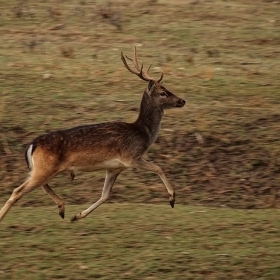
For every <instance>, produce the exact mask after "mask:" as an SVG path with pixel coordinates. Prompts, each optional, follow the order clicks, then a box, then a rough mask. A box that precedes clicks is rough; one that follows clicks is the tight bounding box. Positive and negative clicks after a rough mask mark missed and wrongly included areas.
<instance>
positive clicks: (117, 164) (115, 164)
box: [69, 159, 126, 171]
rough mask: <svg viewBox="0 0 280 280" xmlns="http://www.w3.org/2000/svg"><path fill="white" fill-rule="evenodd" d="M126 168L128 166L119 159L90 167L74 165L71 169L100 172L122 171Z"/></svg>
mask: <svg viewBox="0 0 280 280" xmlns="http://www.w3.org/2000/svg"><path fill="white" fill-rule="evenodd" d="M120 168H126V166H125V165H124V164H123V163H122V162H120V161H119V160H117V159H112V160H107V161H104V162H99V163H95V164H89V165H73V166H71V167H70V168H69V169H70V170H73V171H75V170H79V171H98V170H110V169H111V170H112V169H120Z"/></svg>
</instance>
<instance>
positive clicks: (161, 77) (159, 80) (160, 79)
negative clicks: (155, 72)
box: [157, 72, 163, 83]
mask: <svg viewBox="0 0 280 280" xmlns="http://www.w3.org/2000/svg"><path fill="white" fill-rule="evenodd" d="M162 79H163V72H161V76H160V78H159V79H158V81H157V82H158V83H160V82H161V81H162Z"/></svg>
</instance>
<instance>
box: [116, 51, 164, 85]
mask: <svg viewBox="0 0 280 280" xmlns="http://www.w3.org/2000/svg"><path fill="white" fill-rule="evenodd" d="M126 58H127V59H129V60H130V61H132V63H133V65H134V67H135V68H136V70H137V71H135V70H132V69H131V67H129V66H128V64H127V61H126ZM121 59H122V61H123V64H124V66H125V67H126V69H127V70H128V71H130V72H131V73H133V74H135V75H137V76H138V77H140V78H141V79H142V80H144V81H147V82H149V81H151V80H155V79H153V78H152V77H150V76H149V70H150V68H151V66H152V63H151V64H150V65H149V67H148V69H147V71H144V70H143V67H144V65H143V63H141V66H140V65H139V63H138V60H137V51H136V47H135V48H134V56H133V58H130V57H128V56H127V55H124V54H123V52H121ZM162 78H163V72H162V73H161V77H160V78H159V80H157V82H158V83H160V82H161V80H162Z"/></svg>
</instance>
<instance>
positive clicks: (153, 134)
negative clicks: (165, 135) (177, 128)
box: [135, 92, 164, 145]
mask: <svg viewBox="0 0 280 280" xmlns="http://www.w3.org/2000/svg"><path fill="white" fill-rule="evenodd" d="M163 114H164V113H163V110H162V109H161V108H160V107H159V106H157V105H156V104H154V103H153V102H152V99H151V97H150V96H149V95H148V94H147V93H146V92H145V93H144V95H143V98H142V102H141V106H140V112H139V116H138V119H137V120H136V122H135V124H136V125H137V127H139V129H140V130H144V131H145V132H146V134H147V135H148V138H149V144H150V145H151V144H152V143H153V142H155V140H156V139H157V136H158V132H159V129H160V123H161V119H162V117H163Z"/></svg>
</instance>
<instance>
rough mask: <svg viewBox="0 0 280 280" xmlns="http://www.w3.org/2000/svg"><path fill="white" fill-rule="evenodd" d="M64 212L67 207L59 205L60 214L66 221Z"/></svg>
mask: <svg viewBox="0 0 280 280" xmlns="http://www.w3.org/2000/svg"><path fill="white" fill-rule="evenodd" d="M64 212H65V206H64V205H63V204H62V205H58V214H59V216H60V217H61V218H62V219H64Z"/></svg>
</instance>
